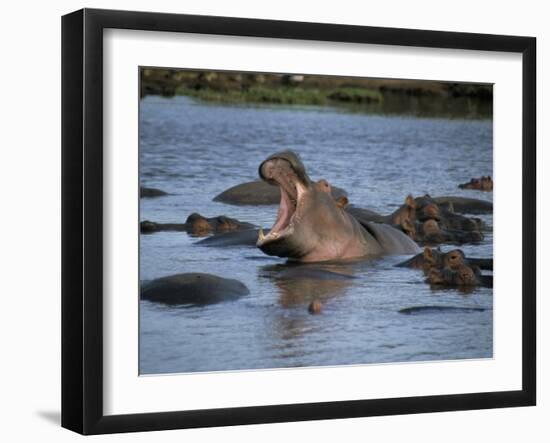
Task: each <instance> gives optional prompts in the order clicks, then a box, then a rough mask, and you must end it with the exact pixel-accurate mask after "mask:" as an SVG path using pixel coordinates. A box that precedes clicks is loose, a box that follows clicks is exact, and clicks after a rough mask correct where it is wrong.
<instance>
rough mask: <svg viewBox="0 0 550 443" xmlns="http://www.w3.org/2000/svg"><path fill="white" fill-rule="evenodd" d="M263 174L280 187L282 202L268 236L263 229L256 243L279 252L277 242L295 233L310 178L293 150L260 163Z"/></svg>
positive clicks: (260, 170)
mask: <svg viewBox="0 0 550 443" xmlns="http://www.w3.org/2000/svg"><path fill="white" fill-rule="evenodd" d="M259 174H260V177H261V178H262V179H263V180H265V181H266V182H268V183H269V184H271V185H275V186H279V188H280V190H281V201H280V203H279V210H278V211H277V220H276V221H275V224H274V225H273V226H272V228H271V230H270V231H269V232H268V233H267V234H266V235H264V233H263V231H262V230H261V229H260V232H259V235H258V241H257V243H256V245H257V246H258V247H259V248H261V249H262V250H263V251H264V252H266V253H267V254H271V255H279V254H278V253H277V248H276V247H275V245H274V243H276V242H279V241H281V240H283V239H284V238H287V237H289V236H291V235H292V234H293V232H294V227H295V224H296V223H298V222H299V220H300V216H299V208H300V201H301V200H300V199H301V196H302V195H303V194H304V192H305V191H306V188H307V186H308V184H309V178H308V176H307V174H306V172H305V168H304V166H303V164H302V162H301V161H300V159H299V158H298V156H297V155H296V154H294V153H293V152H290V151H285V152H281V153H277V154H274V155H272V156H270V157H269V158H268V159H267V160H265V161H264V162H263V163H262V164H261V165H260V168H259Z"/></svg>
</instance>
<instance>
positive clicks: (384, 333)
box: [139, 96, 493, 374]
mask: <svg viewBox="0 0 550 443" xmlns="http://www.w3.org/2000/svg"><path fill="white" fill-rule="evenodd" d="M288 148H290V149H293V150H295V151H296V152H298V153H299V154H300V155H301V157H302V159H303V161H304V164H305V165H306V167H307V170H308V173H309V175H310V176H311V177H312V178H313V179H319V178H326V179H327V180H329V181H330V182H331V183H332V184H333V185H336V186H339V187H342V188H344V189H346V190H347V191H348V194H349V200H350V202H352V203H354V204H356V205H358V206H363V207H368V208H369V209H373V210H376V211H378V212H380V213H383V214H388V213H390V212H391V211H393V210H394V209H395V208H396V207H397V206H398V205H399V204H401V203H402V202H403V201H404V199H405V197H406V196H407V194H413V195H414V196H419V195H422V194H425V193H429V194H430V195H432V196H438V195H463V196H469V197H478V198H485V199H492V193H481V192H478V191H468V190H460V189H458V188H457V184H458V183H462V182H464V181H467V180H469V179H470V177H477V176H481V175H487V174H491V173H492V121H491V120H468V119H443V118H439V119H438V118H416V117H410V116H395V115H392V116H385V115H372V114H365V113H358V112H347V111H346V110H345V109H335V108H329V107H304V106H302V107H300V106H244V105H240V106H231V105H217V104H211V103H201V102H197V101H193V100H192V99H189V98H186V97H175V98H161V97H157V96H148V97H145V98H144V99H142V100H141V102H140V180H141V184H142V185H143V186H148V187H155V188H160V189H162V190H164V191H167V192H169V193H170V194H171V195H169V196H165V197H160V198H155V199H142V200H141V202H140V206H141V207H140V220H152V221H157V222H176V223H183V222H184V221H185V219H186V218H187V216H188V215H189V214H191V213H192V212H199V213H201V214H203V215H205V216H208V217H211V216H215V215H221V214H225V215H227V216H229V217H234V218H237V219H239V220H242V221H247V222H251V223H254V224H258V225H262V226H265V227H270V226H271V224H272V223H273V222H274V220H275V216H276V210H277V209H276V206H232V205H226V204H223V203H217V202H213V201H212V198H213V197H214V196H215V195H217V194H218V193H220V192H221V191H223V190H225V189H227V188H228V187H230V186H233V185H236V184H238V183H241V182H244V181H250V180H254V179H256V178H257V169H258V165H259V163H260V162H261V161H262V160H263V159H264V158H265V157H267V156H268V155H269V154H271V153H273V152H276V151H278V150H282V149H288ZM482 218H483V219H484V220H485V221H486V222H487V223H488V224H489V225H492V216H483V217H482ZM196 241H197V239H196V238H193V237H190V236H188V235H187V234H186V233H181V232H161V233H156V234H153V235H141V239H140V245H141V248H140V279H141V280H142V281H145V280H150V279H154V278H158V277H162V276H166V275H170V274H176V273H183V272H209V273H213V274H216V275H219V276H222V277H228V278H235V279H238V280H240V281H242V282H243V283H245V284H246V285H247V287H248V288H249V289H250V295H248V296H246V297H243V298H241V299H239V300H237V301H230V302H224V303H219V304H216V305H211V306H207V307H191V308H174V307H166V306H163V305H157V304H155V303H151V302H147V301H142V302H141V303H140V362H139V363H140V373H142V374H156V373H173V372H196V371H221V370H238V369H258V368H281V367H298V366H324V365H342V364H364V363H381V362H404V361H427V360H447V359H463V358H489V357H492V348H493V335H492V331H493V321H492V319H493V312H492V306H493V303H492V296H493V293H492V289H488V288H476V289H474V290H473V291H471V292H468V293H464V292H462V291H460V290H458V289H445V290H443V289H442V290H433V289H431V288H430V287H429V285H427V284H426V283H424V276H423V274H422V273H421V272H420V271H416V270H410V269H404V268H395V267H394V264H396V263H398V262H400V261H402V260H404V259H406V258H408V257H399V256H392V257H385V258H383V259H377V260H369V261H362V262H355V263H347V264H332V265H323V266H321V267H320V268H321V269H325V270H328V271H331V272H338V273H340V274H344V275H345V276H348V278H339V279H334V280H325V281H321V282H320V281H318V280H311V279H303V280H299V281H293V280H289V279H285V278H281V277H280V275H279V272H280V270H281V265H282V266H284V263H285V261H284V260H283V259H279V258H276V257H269V256H266V255H264V254H263V253H262V252H261V251H260V250H258V249H256V248H245V247H236V248H207V247H201V246H197V245H195V244H194V243H195V242H196ZM445 248H449V247H445ZM462 249H463V250H464V251H465V252H466V253H467V255H470V256H475V257H492V235H491V232H490V231H489V232H487V233H486V237H485V240H484V241H483V242H482V243H481V244H479V245H465V246H463V247H462ZM317 268H319V267H318V266H317ZM312 298H320V299H322V300H323V301H324V309H323V313H322V314H321V315H315V316H314V315H310V314H309V313H308V311H307V306H308V304H309V302H310V301H311V299H312ZM421 305H438V306H453V307H477V308H484V310H483V311H477V310H470V311H466V312H461V311H456V310H455V311H450V312H438V311H435V312H434V311H428V312H424V313H418V314H415V315H404V314H400V313H399V312H398V311H399V310H400V309H403V308H408V307H412V306H421Z"/></svg>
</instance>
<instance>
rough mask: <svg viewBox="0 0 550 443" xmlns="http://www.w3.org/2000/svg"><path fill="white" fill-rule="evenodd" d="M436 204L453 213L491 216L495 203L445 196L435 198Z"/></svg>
mask: <svg viewBox="0 0 550 443" xmlns="http://www.w3.org/2000/svg"><path fill="white" fill-rule="evenodd" d="M433 200H434V202H436V203H437V204H438V205H439V206H443V207H446V208H448V209H449V210H450V211H452V212H459V213H462V214H491V213H492V212H493V202H490V201H487V200H480V199H478V198H468V197H453V196H443V197H434V199H433Z"/></svg>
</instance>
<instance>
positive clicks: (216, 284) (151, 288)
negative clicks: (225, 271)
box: [141, 273, 249, 306]
mask: <svg viewBox="0 0 550 443" xmlns="http://www.w3.org/2000/svg"><path fill="white" fill-rule="evenodd" d="M248 294H249V291H248V288H247V287H246V286H245V285H244V284H243V283H241V282H240V281H238V280H233V279H230V278H222V277H218V276H216V275H211V274H201V273H189V274H176V275H170V276H167V277H162V278H157V279H156V280H151V281H149V282H147V283H144V284H143V285H142V287H141V299H142V300H149V301H152V302H158V303H163V304H167V305H195V306H197V305H207V304H213V303H219V302H222V301H226V300H235V299H237V298H239V297H242V296H244V295H248Z"/></svg>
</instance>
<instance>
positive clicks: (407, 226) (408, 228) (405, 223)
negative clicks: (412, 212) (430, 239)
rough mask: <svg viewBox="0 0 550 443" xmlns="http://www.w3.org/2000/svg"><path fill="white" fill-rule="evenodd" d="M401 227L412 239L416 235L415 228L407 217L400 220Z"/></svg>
mask: <svg viewBox="0 0 550 443" xmlns="http://www.w3.org/2000/svg"><path fill="white" fill-rule="evenodd" d="M401 228H402V229H403V232H405V234H407V235H408V236H409V237H411V238H412V239H413V240H414V237H415V236H416V228H415V227H414V224H413V223H412V222H411V221H410V220H409V219H408V218H404V219H403V220H401Z"/></svg>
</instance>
